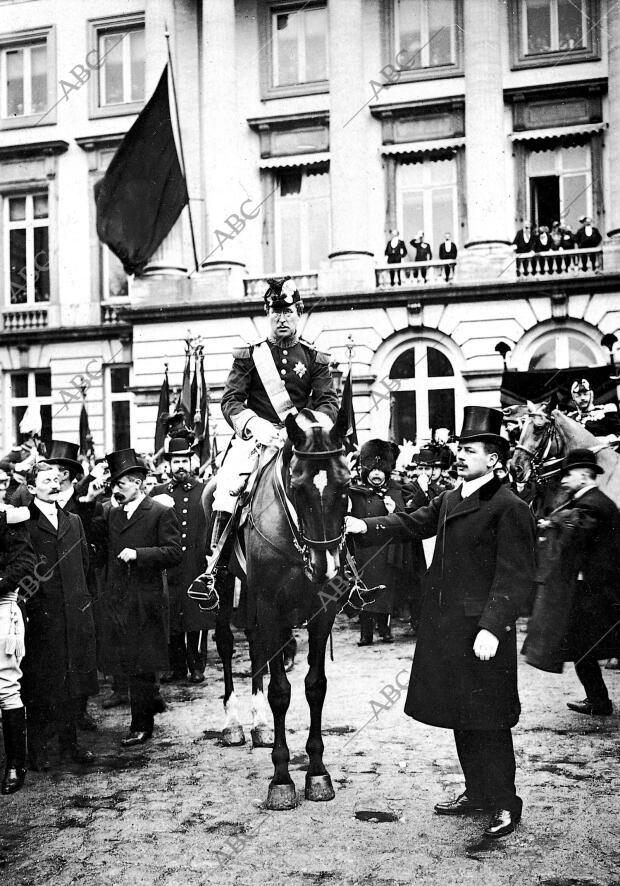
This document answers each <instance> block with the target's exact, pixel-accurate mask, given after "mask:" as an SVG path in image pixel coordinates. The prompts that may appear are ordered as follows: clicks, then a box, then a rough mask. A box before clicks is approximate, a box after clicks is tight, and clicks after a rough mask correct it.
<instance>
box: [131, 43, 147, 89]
mask: <svg viewBox="0 0 620 886" xmlns="http://www.w3.org/2000/svg"><path fill="white" fill-rule="evenodd" d="M143 99H144V30H143V29H142V28H141V29H140V30H139V31H134V32H133V33H132V35H131V101H132V102H139V101H142V100H143Z"/></svg>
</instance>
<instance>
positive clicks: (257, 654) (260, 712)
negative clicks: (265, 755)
mask: <svg viewBox="0 0 620 886" xmlns="http://www.w3.org/2000/svg"><path fill="white" fill-rule="evenodd" d="M245 635H246V637H247V638H248V646H249V648H250V663H251V666H252V747H254V748H272V747H273V726H272V725H271V717H268V714H269V706H268V704H267V700H266V698H265V694H264V692H263V677H264V676H265V674H266V673H267V665H266V664H265V656H264V654H263V653H262V651H261V646H260V636H259V632H258V631H257V629H256V628H248V629H247V630H246V632H245Z"/></svg>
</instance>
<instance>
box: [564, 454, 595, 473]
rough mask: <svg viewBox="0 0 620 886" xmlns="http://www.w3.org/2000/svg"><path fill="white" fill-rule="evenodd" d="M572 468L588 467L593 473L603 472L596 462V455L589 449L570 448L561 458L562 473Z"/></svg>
mask: <svg viewBox="0 0 620 886" xmlns="http://www.w3.org/2000/svg"><path fill="white" fill-rule="evenodd" d="M573 468H590V470H591V471H594V473H595V474H604V473H605V471H604V470H603V468H602V467H601V466H600V465H599V464H597V463H596V455H595V454H594V453H593V452H592V451H591V450H590V449H571V451H570V452H569V453H568V455H566V456H565V458H564V459H563V460H562V468H561V471H562V474H566V473H568V471H571V470H572V469H573Z"/></svg>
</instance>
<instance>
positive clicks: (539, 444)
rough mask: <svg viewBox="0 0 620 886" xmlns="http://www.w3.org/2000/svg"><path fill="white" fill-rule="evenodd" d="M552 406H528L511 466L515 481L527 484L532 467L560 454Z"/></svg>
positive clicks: (533, 404) (534, 404)
mask: <svg viewBox="0 0 620 886" xmlns="http://www.w3.org/2000/svg"><path fill="white" fill-rule="evenodd" d="M552 409H553V405H552V404H546V403H539V404H536V403H531V402H528V404H527V417H526V418H525V419H524V421H523V427H522V428H521V435H520V436H519V442H518V443H517V445H516V446H515V450H514V454H513V456H512V459H511V462H510V465H511V468H512V473H513V474H514V477H515V480H517V482H519V483H525V482H527V480H528V479H529V476H530V474H531V471H532V467H536V466H539V465H540V464H542V462H544V461H545V460H546V459H551V458H553V457H554V456H557V454H558V441H557V438H556V434H555V425H554V421H553V417H552V415H551V412H552Z"/></svg>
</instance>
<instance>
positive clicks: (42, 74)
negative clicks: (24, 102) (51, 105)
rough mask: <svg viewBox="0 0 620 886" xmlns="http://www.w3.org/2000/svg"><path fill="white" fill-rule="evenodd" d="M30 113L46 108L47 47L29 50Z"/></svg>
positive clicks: (34, 47)
mask: <svg viewBox="0 0 620 886" xmlns="http://www.w3.org/2000/svg"><path fill="white" fill-rule="evenodd" d="M30 82H31V95H32V101H31V107H30V113H33V114H36V113H41V112H43V111H45V109H46V108H47V46H45V45H43V46H33V47H32V48H31V49H30Z"/></svg>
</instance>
